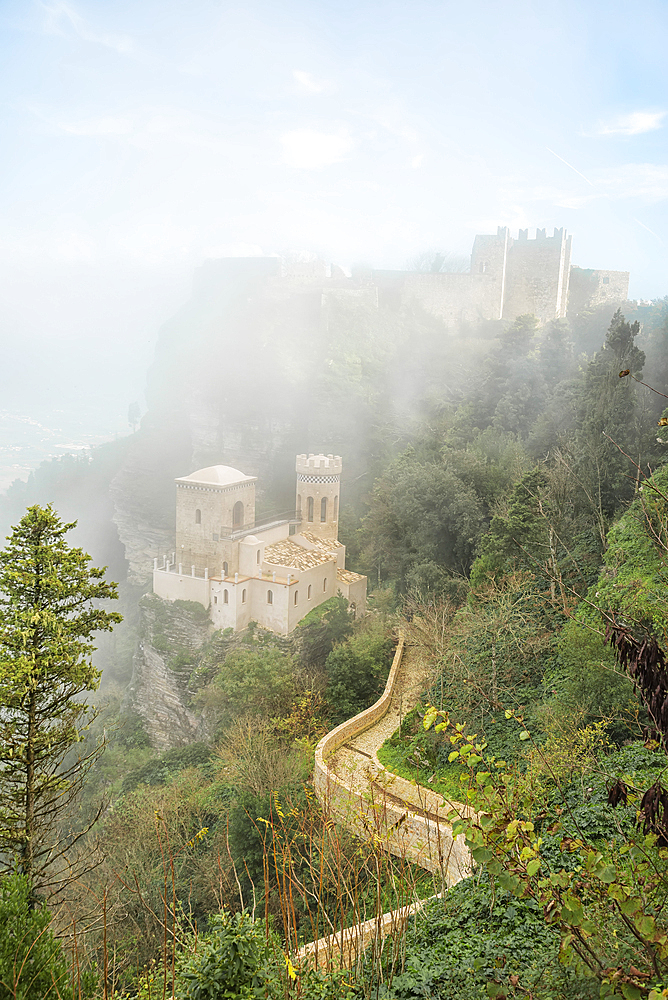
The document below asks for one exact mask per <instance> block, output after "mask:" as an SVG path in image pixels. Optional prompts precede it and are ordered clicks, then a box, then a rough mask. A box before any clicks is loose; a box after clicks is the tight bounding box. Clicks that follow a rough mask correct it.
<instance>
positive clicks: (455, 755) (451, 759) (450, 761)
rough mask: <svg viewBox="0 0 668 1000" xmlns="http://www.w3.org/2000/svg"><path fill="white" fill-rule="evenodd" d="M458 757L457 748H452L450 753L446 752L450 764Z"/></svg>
mask: <svg viewBox="0 0 668 1000" xmlns="http://www.w3.org/2000/svg"><path fill="white" fill-rule="evenodd" d="M458 757H459V750H453V751H452V753H449V754H448V763H449V764H452V762H453V761H455V760H457V758H458Z"/></svg>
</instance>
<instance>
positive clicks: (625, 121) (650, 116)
mask: <svg viewBox="0 0 668 1000" xmlns="http://www.w3.org/2000/svg"><path fill="white" fill-rule="evenodd" d="M665 117H666V112H665V111H633V112H632V113H631V114H630V115H620V116H619V117H618V118H614V119H613V120H612V121H610V122H601V124H600V125H599V127H598V129H597V131H596V133H595V134H596V135H642V134H643V132H654V131H656V129H658V128H663V119H664V118H665Z"/></svg>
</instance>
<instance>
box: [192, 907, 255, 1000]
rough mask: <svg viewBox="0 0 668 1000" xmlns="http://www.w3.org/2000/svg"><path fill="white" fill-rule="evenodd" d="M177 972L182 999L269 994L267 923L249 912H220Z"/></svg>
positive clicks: (198, 999)
mask: <svg viewBox="0 0 668 1000" xmlns="http://www.w3.org/2000/svg"><path fill="white" fill-rule="evenodd" d="M209 928H210V929H209V931H208V932H207V933H206V934H205V935H203V936H202V937H201V938H200V939H199V940H198V942H197V948H196V951H195V954H194V955H191V956H190V957H188V958H186V959H182V960H181V962H180V963H179V968H178V970H177V975H176V983H177V989H178V994H177V995H178V997H179V1000H227V998H232V997H235V998H242V997H243V998H246V997H247V998H251V997H263V996H264V995H265V989H264V984H265V982H266V979H267V972H268V968H267V967H268V959H269V949H268V947H267V942H266V935H265V928H264V924H263V923H262V922H261V921H254V920H253V919H252V918H251V917H250V916H249V914H248V913H235V914H234V916H232V915H231V914H229V913H217V914H215V916H214V917H213V918H212V919H211V921H210V925H209Z"/></svg>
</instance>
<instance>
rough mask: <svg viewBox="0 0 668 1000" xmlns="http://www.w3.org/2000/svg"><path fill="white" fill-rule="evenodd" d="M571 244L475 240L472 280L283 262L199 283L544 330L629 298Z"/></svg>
mask: <svg viewBox="0 0 668 1000" xmlns="http://www.w3.org/2000/svg"><path fill="white" fill-rule="evenodd" d="M572 240H573V237H572V236H569V235H568V234H567V233H566V230H565V229H555V230H554V233H553V235H552V236H548V235H547V234H546V231H545V230H544V229H537V230H536V236H535V238H534V239H529V230H528V229H520V231H519V234H518V237H517V239H515V238H513V237H512V236H511V235H510V230H509V229H508V228H507V227H506V226H502V227H499V228H498V229H497V232H496V236H493V235H489V236H487V235H480V236H476V237H475V240H474V242H473V250H472V253H471V266H470V270H469V271H467V272H462V273H459V272H447V271H440V270H437V271H431V272H430V271H387V270H386V271H383V270H373V269H371V268H369V269H367V268H353V269H352V272H351V273H350V274H346V272H345V271H344V270H343V269H342V268H340V267H338V266H337V265H336V264H331V265H327V264H325V262H324V261H322V260H311V261H305V262H293V261H286V260H282V259H281V258H278V257H243V258H240V257H238V258H223V259H219V260H212V261H209V262H208V263H207V264H205V265H204V266H203V267H201V268H200V269H199V272H198V274H197V276H196V283H197V285H199V286H200V287H201V288H202V290H211V289H212V287H215V285H216V284H217V282H218V281H220V279H221V278H222V279H234V280H236V281H240V280H241V281H243V280H244V278H254V279H258V278H261V279H264V280H265V281H266V286H267V293H268V294H269V296H270V297H271V296H272V295H273V296H274V297H276V298H279V299H281V298H283V297H285V296H286V295H290V294H295V293H300V292H301V293H311V294H313V293H320V294H321V295H322V306H323V308H324V309H325V310H326V308H327V306H328V305H329V304H330V303H333V302H335V301H336V300H337V299H338V300H340V299H345V298H356V299H358V300H361V301H364V302H366V303H367V304H369V305H371V306H378V305H386V306H389V307H390V308H393V309H396V308H401V307H408V308H410V307H415V306H418V307H421V308H423V309H425V310H426V312H428V313H430V314H431V315H433V316H437V317H439V319H442V320H443V321H444V322H445V323H446V325H448V326H458V325H459V324H461V323H476V322H479V321H480V320H501V319H505V320H511V321H512V320H514V319H515V318H516V317H517V316H521V315H523V314H526V313H530V314H532V315H534V316H536V317H537V318H538V319H539V321H540V322H541V323H547V322H549V321H550V320H553V319H560V318H563V317H565V316H566V315H567V313H578V312H581V311H583V310H585V309H593V308H596V307H597V306H602V305H609V306H610V307H611V308H612V309H615V308H617V306H619V305H621V304H622V303H624V302H625V301H626V300H627V298H628V289H629V272H628V271H604V270H594V269H591V268H580V267H575V266H574V265H572V264H571V254H572Z"/></svg>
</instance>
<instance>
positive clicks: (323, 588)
mask: <svg viewBox="0 0 668 1000" xmlns="http://www.w3.org/2000/svg"><path fill="white" fill-rule="evenodd" d="M326 590H327V577H325V579H324V580H323V581H322V592H323V594H324V593H325V591H326Z"/></svg>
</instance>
